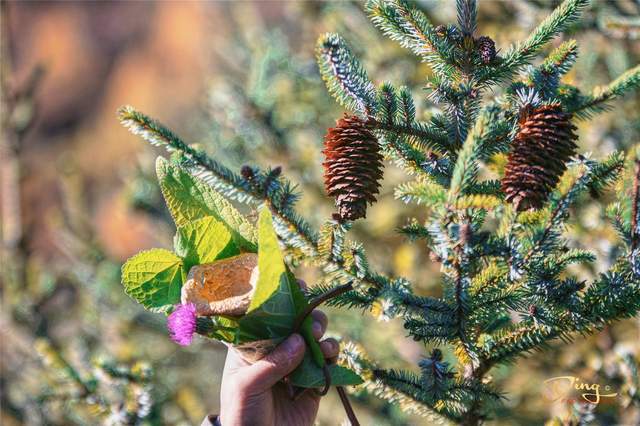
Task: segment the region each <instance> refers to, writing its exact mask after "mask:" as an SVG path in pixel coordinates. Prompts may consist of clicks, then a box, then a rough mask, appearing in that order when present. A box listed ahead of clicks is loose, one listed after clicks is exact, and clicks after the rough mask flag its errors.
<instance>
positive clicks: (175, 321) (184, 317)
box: [167, 303, 196, 346]
mask: <svg viewBox="0 0 640 426" xmlns="http://www.w3.org/2000/svg"><path fill="white" fill-rule="evenodd" d="M167 328H168V329H169V336H170V337H171V340H173V341H174V342H176V343H177V344H179V345H182V346H188V345H190V344H191V340H192V339H193V333H195V332H196V306H195V305H194V304H193V303H187V304H185V305H178V306H177V307H176V309H175V310H174V311H173V312H172V313H171V315H169V317H168V318H167Z"/></svg>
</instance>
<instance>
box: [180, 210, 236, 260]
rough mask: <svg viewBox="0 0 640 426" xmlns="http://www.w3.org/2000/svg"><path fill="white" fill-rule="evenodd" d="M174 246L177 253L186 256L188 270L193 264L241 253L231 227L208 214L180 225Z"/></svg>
mask: <svg viewBox="0 0 640 426" xmlns="http://www.w3.org/2000/svg"><path fill="white" fill-rule="evenodd" d="M174 246H175V247H174V248H175V251H176V253H177V254H178V255H179V256H181V257H183V258H184V269H185V270H186V271H188V270H189V269H191V267H192V266H193V265H202V264H205V263H211V262H213V261H214V260H219V259H226V258H227V257H231V256H235V255H237V254H240V250H239V249H238V246H237V245H236V244H235V242H234V240H233V237H232V235H231V232H230V231H229V229H228V228H227V227H226V226H225V224H224V223H222V222H220V221H218V220H216V218H215V217H213V216H206V217H203V218H202V219H198V220H195V221H193V222H189V223H187V224H186V225H184V226H181V227H179V228H178V232H177V233H176V238H175V241H174Z"/></svg>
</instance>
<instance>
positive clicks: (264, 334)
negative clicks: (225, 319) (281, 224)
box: [238, 207, 305, 341]
mask: <svg viewBox="0 0 640 426" xmlns="http://www.w3.org/2000/svg"><path fill="white" fill-rule="evenodd" d="M258 246H259V250H258V271H260V273H259V275H258V282H257V284H256V289H255V291H254V293H253V297H252V299H251V304H250V305H249V309H248V310H247V314H246V315H245V316H244V317H243V318H242V319H241V320H240V333H239V334H238V339H239V340H240V341H249V340H255V337H259V338H261V339H273V338H278V337H283V336H287V335H289V334H290V333H291V331H292V328H293V322H294V320H295V317H296V314H297V312H298V311H299V310H300V309H301V306H299V304H300V302H304V301H305V299H304V296H302V294H301V291H300V289H299V287H298V284H297V283H296V282H295V278H293V275H292V274H291V273H290V272H289V271H288V270H287V267H286V265H285V263H284V259H283V257H282V253H281V251H280V246H279V244H278V238H277V237H276V233H275V231H274V230H273V220H272V218H271V212H270V211H269V209H268V208H266V207H265V208H263V209H262V211H261V212H260V218H259V219H258ZM298 293H300V294H298ZM301 296H302V297H301ZM296 302H297V303H296Z"/></svg>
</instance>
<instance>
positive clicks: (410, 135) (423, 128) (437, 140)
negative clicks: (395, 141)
mask: <svg viewBox="0 0 640 426" xmlns="http://www.w3.org/2000/svg"><path fill="white" fill-rule="evenodd" d="M414 114H415V112H414ZM369 123H371V125H372V126H373V128H375V129H378V130H382V131H384V132H385V133H391V134H393V135H395V136H405V137H406V138H407V139H408V141H407V142H409V143H415V144H418V145H420V146H421V149H422V150H431V151H435V152H437V153H439V154H447V153H449V152H451V151H452V148H453V147H452V146H451V145H450V143H449V138H448V137H447V135H446V133H444V132H442V130H441V129H439V128H438V127H437V126H436V125H434V124H432V123H420V122H416V121H412V122H410V123H406V122H405V123H403V124H399V123H389V122H380V121H377V120H375V119H372V118H370V119H369Z"/></svg>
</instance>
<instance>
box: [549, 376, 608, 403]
mask: <svg viewBox="0 0 640 426" xmlns="http://www.w3.org/2000/svg"><path fill="white" fill-rule="evenodd" d="M544 384H545V385H546V392H545V394H544V396H545V397H546V398H547V399H549V400H550V401H551V402H556V401H560V402H576V396H577V397H578V398H582V400H583V401H586V402H588V403H590V404H599V403H600V402H601V401H602V400H603V399H604V398H613V397H615V396H617V395H618V393H617V392H611V386H608V385H606V386H604V387H602V386H601V385H600V384H598V383H589V382H586V381H582V380H581V379H580V378H579V377H575V376H558V377H552V378H550V379H547V380H545V381H544Z"/></svg>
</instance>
